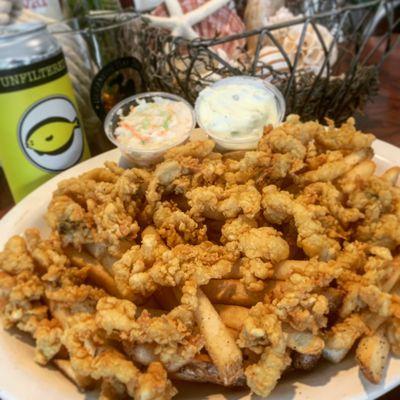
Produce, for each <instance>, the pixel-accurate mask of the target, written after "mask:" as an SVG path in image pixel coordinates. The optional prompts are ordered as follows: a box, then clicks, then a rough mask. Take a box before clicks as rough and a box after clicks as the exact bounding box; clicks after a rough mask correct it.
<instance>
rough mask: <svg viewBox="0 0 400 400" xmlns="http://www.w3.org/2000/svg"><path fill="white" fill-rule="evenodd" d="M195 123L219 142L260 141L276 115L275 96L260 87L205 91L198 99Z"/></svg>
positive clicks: (222, 86) (217, 88)
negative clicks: (235, 140)
mask: <svg viewBox="0 0 400 400" xmlns="http://www.w3.org/2000/svg"><path fill="white" fill-rule="evenodd" d="M196 112H197V117H198V121H199V123H200V124H201V126H202V127H203V128H204V129H205V130H206V131H207V133H209V134H210V135H211V136H216V137H218V138H221V139H233V140H234V139H240V138H243V139H244V138H259V137H261V136H262V133H263V128H264V126H266V125H268V124H275V123H277V122H278V120H279V113H278V109H277V105H276V100H275V99H274V95H273V94H272V93H271V92H269V91H267V90H266V89H265V88H263V87H262V86H256V85H250V84H248V85H247V84H235V83H229V84H228V83H227V84H225V85H220V86H212V87H208V88H206V89H204V90H203V91H202V92H201V93H200V98H199V99H198V108H197V110H196Z"/></svg>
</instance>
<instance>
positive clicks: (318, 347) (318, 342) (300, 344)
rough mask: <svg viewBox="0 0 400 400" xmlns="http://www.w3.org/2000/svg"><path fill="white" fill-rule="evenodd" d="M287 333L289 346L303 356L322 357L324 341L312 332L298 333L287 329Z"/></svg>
mask: <svg viewBox="0 0 400 400" xmlns="http://www.w3.org/2000/svg"><path fill="white" fill-rule="evenodd" d="M284 330H285V332H286V333H287V346H288V347H289V348H290V349H292V350H295V351H297V352H298V353H301V354H307V355H312V356H315V355H320V354H321V353H322V350H323V349H324V347H325V343H324V341H323V339H321V338H320V337H319V336H315V335H313V334H312V333H311V332H298V331H295V330H294V329H291V328H289V327H285V329H284Z"/></svg>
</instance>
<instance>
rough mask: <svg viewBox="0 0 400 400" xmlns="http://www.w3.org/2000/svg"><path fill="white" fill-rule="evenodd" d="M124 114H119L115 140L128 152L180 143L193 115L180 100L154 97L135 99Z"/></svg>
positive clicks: (187, 130)
mask: <svg viewBox="0 0 400 400" xmlns="http://www.w3.org/2000/svg"><path fill="white" fill-rule="evenodd" d="M136 104H137V105H135V106H131V108H130V111H129V113H128V114H127V115H125V116H123V115H120V118H119V121H118V125H117V128H116V129H115V131H114V136H115V139H116V141H117V142H118V143H120V144H122V145H123V146H124V147H125V148H126V149H127V150H128V151H129V150H138V149H143V150H151V149H157V148H159V147H163V146H164V145H165V144H166V143H174V142H175V141H179V140H181V139H182V138H183V137H184V136H185V135H187V134H188V132H189V131H190V130H191V129H192V127H193V115H192V112H191V110H190V108H189V107H188V106H187V104H185V103H183V102H181V101H174V100H169V99H166V98H161V97H154V98H153V99H152V101H151V102H147V101H146V100H145V99H138V100H137V103H136Z"/></svg>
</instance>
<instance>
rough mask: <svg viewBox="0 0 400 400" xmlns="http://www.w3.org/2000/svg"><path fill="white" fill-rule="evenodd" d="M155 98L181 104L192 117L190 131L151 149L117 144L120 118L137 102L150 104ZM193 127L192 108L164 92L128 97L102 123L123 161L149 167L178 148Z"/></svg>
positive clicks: (194, 118) (167, 139)
mask: <svg viewBox="0 0 400 400" xmlns="http://www.w3.org/2000/svg"><path fill="white" fill-rule="evenodd" d="M156 97H157V98H163V99H168V100H171V101H177V102H181V103H183V104H184V105H185V106H186V107H187V108H188V110H189V111H190V113H191V115H192V124H191V126H190V129H188V131H187V132H185V133H184V134H183V135H180V136H179V137H177V138H174V139H171V138H166V140H165V141H163V142H160V143H159V146H157V147H156V148H151V149H144V148H142V147H137V148H132V145H131V146H130V148H128V147H127V146H126V145H124V144H123V143H121V142H119V141H118V140H117V137H116V136H115V129H116V128H117V126H118V122H119V121H120V119H121V116H125V115H127V114H128V113H129V112H130V108H131V106H135V105H137V104H138V100H146V101H147V102H149V100H150V102H151V100H152V99H154V98H156ZM195 126H196V116H195V113H194V110H193V107H192V106H191V105H190V104H189V103H188V102H187V101H186V100H185V99H183V98H182V97H180V96H177V95H174V94H170V93H164V92H147V93H141V94H137V95H135V96H131V97H128V98H126V99H124V100H122V101H121V102H119V103H118V104H116V105H115V106H114V107H113V108H112V109H111V110H110V112H109V113H108V114H107V117H106V119H105V121H104V130H105V132H106V135H107V137H108V139H109V140H110V141H111V142H112V143H114V144H115V146H117V147H118V148H119V149H120V151H121V153H122V156H123V158H124V159H125V161H130V162H131V163H132V164H136V165H139V166H150V165H152V164H155V163H157V162H159V161H161V160H162V157H163V155H164V153H165V152H166V151H167V150H168V149H170V148H172V147H175V146H178V145H180V144H182V143H183V142H185V141H186V140H187V139H188V137H189V136H190V132H191V131H192V130H193V128H194V127H195ZM126 164H127V163H126V162H124V165H126Z"/></svg>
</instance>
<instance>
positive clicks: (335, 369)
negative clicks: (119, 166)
mask: <svg viewBox="0 0 400 400" xmlns="http://www.w3.org/2000/svg"><path fill="white" fill-rule="evenodd" d="M374 149H375V152H376V156H375V160H376V161H377V163H378V173H379V172H381V171H382V170H384V169H387V168H388V167H390V166H392V165H395V164H398V163H399V160H400V148H397V147H394V146H392V145H390V144H388V143H385V142H382V141H379V140H377V141H376V142H375V144H374ZM118 158H119V153H118V151H117V150H112V151H110V152H108V153H105V154H102V155H100V156H97V157H95V158H92V159H90V160H88V161H85V162H83V163H82V164H79V165H77V166H75V167H73V168H71V169H70V170H68V171H65V172H63V173H62V174H60V175H58V176H57V177H55V178H54V179H52V180H50V181H48V182H47V183H45V184H44V185H42V186H41V187H40V188H38V189H37V190H35V191H34V192H33V193H31V194H30V195H29V196H27V197H26V198H25V199H24V200H22V201H21V202H20V203H19V204H18V205H17V206H16V207H14V208H13V209H12V210H11V211H10V212H9V213H8V214H7V215H6V216H5V217H4V218H3V219H2V220H0V249H2V248H3V246H4V244H5V242H6V241H7V239H8V238H9V237H10V236H11V235H14V234H20V233H22V232H23V231H24V230H25V229H26V228H28V227H31V226H36V227H38V228H40V229H41V230H42V231H43V232H46V228H45V222H44V219H43V215H44V213H45V210H46V207H47V204H48V203H49V201H50V199H51V194H52V192H53V190H54V189H55V188H56V186H57V183H58V182H59V181H60V180H62V179H65V178H69V177H72V176H76V175H79V174H81V173H82V172H84V171H86V170H88V169H91V168H94V167H97V166H100V165H101V164H102V163H103V162H104V161H106V160H115V161H117V160H118ZM18 336H19V335H18V334H13V335H10V333H7V332H5V331H3V330H0V398H1V399H2V400H55V399H62V400H64V399H68V400H84V399H85V400H92V399H95V398H96V396H95V394H88V395H86V396H85V395H84V394H82V393H79V392H78V390H77V389H76V388H75V386H74V385H73V384H72V383H70V382H69V381H68V380H67V379H66V378H65V377H64V376H63V375H62V374H61V373H59V372H58V371H57V370H55V369H52V368H42V367H39V366H38V365H37V364H35V363H34V361H33V353H34V351H33V347H32V346H30V345H29V342H30V341H28V340H26V338H22V339H23V341H22V340H21V338H19V337H18ZM399 384H400V359H396V358H393V357H392V358H391V360H390V363H389V367H388V369H387V372H386V376H385V379H384V381H383V382H382V383H381V384H380V385H372V384H370V383H369V382H367V381H366V380H365V379H364V378H363V377H362V376H361V374H360V373H359V369H358V367H357V366H356V365H355V363H354V361H353V356H352V357H349V358H348V359H346V360H345V361H344V362H342V363H341V364H339V365H332V364H322V365H321V366H319V367H318V368H317V369H316V370H315V371H313V372H310V373H301V374H299V373H296V374H295V375H291V376H288V377H287V378H284V379H283V380H282V381H281V382H280V383H279V384H278V387H277V388H276V389H275V390H274V392H273V394H272V395H271V396H270V397H269V399H270V400H289V399H290V400H316V399H323V400H338V399H341V400H345V399H348V400H350V399H351V400H365V399H375V398H377V397H378V396H380V395H382V394H384V393H386V392H388V391H389V390H391V389H392V388H394V387H395V386H397V385H399ZM178 388H179V390H180V393H179V395H178V396H177V399H179V398H181V399H184V398H185V399H188V398H190V399H196V400H197V399H204V398H209V399H210V400H211V399H212V400H222V399H225V398H228V399H229V400H239V399H244V398H245V397H247V398H248V397H249V396H248V393H247V392H243V391H232V390H226V389H221V388H220V387H217V386H212V385H198V384H197V385H187V384H185V385H179V386H178Z"/></svg>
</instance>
